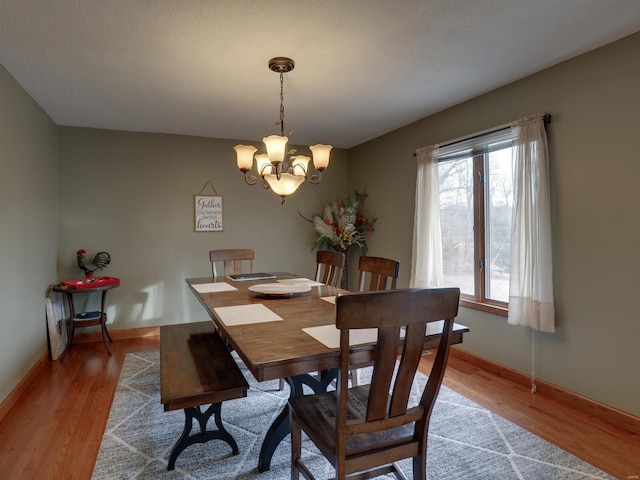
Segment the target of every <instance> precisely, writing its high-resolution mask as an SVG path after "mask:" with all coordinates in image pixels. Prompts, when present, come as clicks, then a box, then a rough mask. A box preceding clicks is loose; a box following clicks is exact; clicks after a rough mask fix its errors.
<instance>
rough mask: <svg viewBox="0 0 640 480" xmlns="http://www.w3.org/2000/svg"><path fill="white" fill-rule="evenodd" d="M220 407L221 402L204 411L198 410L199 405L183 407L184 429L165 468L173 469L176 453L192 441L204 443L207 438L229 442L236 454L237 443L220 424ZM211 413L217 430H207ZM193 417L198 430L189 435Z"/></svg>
mask: <svg viewBox="0 0 640 480" xmlns="http://www.w3.org/2000/svg"><path fill="white" fill-rule="evenodd" d="M221 408H222V403H212V404H211V405H210V406H209V408H207V409H206V410H205V411H204V412H203V411H201V410H200V407H189V408H185V409H184V417H185V418H184V430H183V431H182V435H180V438H178V441H177V442H176V444H175V445H174V446H173V450H171V455H170V456H169V465H167V470H173V469H174V468H175V466H176V460H177V459H178V455H180V454H181V453H182V451H183V450H184V449H185V448H187V447H188V446H189V445H193V444H194V443H206V442H208V441H209V440H216V439H217V440H223V441H225V442H227V443H228V444H229V446H230V447H231V450H232V451H233V454H234V455H237V454H238V444H237V443H236V441H235V439H234V438H233V437H232V436H231V434H230V433H229V432H228V431H227V430H226V429H225V428H224V425H222V417H221V416H220V410H221ZM212 415H214V421H215V424H216V427H217V428H218V429H217V430H207V422H208V421H209V419H210V418H211V416H212ZM194 418H195V419H196V420H198V423H199V424H200V432H198V433H194V434H193V435H191V429H192V428H193V419H194Z"/></svg>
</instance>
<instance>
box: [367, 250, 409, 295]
mask: <svg viewBox="0 0 640 480" xmlns="http://www.w3.org/2000/svg"><path fill="white" fill-rule="evenodd" d="M358 269H359V270H360V280H359V282H358V291H359V292H365V291H368V292H373V291H380V290H393V289H395V288H396V287H397V284H398V274H399V272H400V262H398V261H397V260H391V259H390V258H381V257H367V256H362V257H360V260H359V263H358ZM367 278H368V281H367Z"/></svg>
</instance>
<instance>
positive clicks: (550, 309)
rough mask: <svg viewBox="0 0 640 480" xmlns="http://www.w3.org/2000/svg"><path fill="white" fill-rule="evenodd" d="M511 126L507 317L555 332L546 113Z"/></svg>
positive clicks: (526, 324) (523, 323) (513, 322)
mask: <svg viewBox="0 0 640 480" xmlns="http://www.w3.org/2000/svg"><path fill="white" fill-rule="evenodd" d="M514 128H515V132H516V135H517V136H516V139H515V141H514V149H513V182H514V185H513V189H514V198H513V211H512V220H511V264H510V273H509V277H510V278H509V317H508V321H509V323H510V324H513V325H524V326H530V327H531V328H533V329H536V330H541V331H543V332H553V331H554V330H555V312H554V302H553V278H552V259H551V218H550V210H551V207H550V201H549V154H548V149H547V134H546V131H545V127H544V117H543V116H542V115H534V116H531V117H527V118H524V119H521V120H518V121H517V122H516V123H515V124H514Z"/></svg>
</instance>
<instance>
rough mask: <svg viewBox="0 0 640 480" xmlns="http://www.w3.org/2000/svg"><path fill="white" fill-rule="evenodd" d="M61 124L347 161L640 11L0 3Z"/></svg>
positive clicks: (507, 0)
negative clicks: (316, 151)
mask: <svg viewBox="0 0 640 480" xmlns="http://www.w3.org/2000/svg"><path fill="white" fill-rule="evenodd" d="M0 12H1V14H0V63H1V64H2V65H4V67H5V68H6V69H7V71H8V72H9V73H10V74H11V75H12V76H13V77H14V78H15V79H16V80H17V81H18V83H20V85H22V87H23V88H24V89H25V90H26V91H27V92H28V93H29V94H30V95H31V96H32V97H33V98H34V99H35V101H36V102H37V103H38V104H39V105H40V106H41V107H42V108H43V109H44V110H45V111H46V112H47V113H48V114H49V116H50V117H51V118H52V119H53V121H54V122H55V123H56V124H58V125H64V126H81V127H95V128H106V129H114V130H130V131H140V132H156V133H175V134H184V135H195V136H203V137H213V138H232V139H239V140H248V141H259V140H261V139H262V137H263V136H265V135H269V134H273V133H279V127H278V126H276V125H275V123H276V122H277V121H278V119H279V103H280V99H279V96H280V83H279V78H278V75H277V74H276V73H274V72H272V71H270V70H269V69H268V68H267V62H268V60H269V59H270V58H272V57H276V56H288V57H291V58H292V59H293V60H294V61H295V63H296V66H295V69H294V70H293V71H292V72H290V73H287V74H285V77H284V105H285V120H286V129H287V130H292V131H293V133H292V136H291V138H290V141H291V142H292V143H294V144H312V143H329V144H332V145H334V146H337V147H343V148H348V147H352V146H355V145H358V144H360V143H362V142H364V141H367V140H370V139H372V138H375V137H377V136H379V135H381V134H384V133H386V132H389V131H391V130H393V129H396V128H398V127H400V126H403V125H406V124H408V123H411V122H413V121H415V120H418V119H420V118H423V117H425V116H428V115H430V114H433V113H435V112H438V111H440V110H443V109H445V108H447V107H450V106H453V105H455V104H458V103H460V102H462V101H465V100H467V99H470V98H473V97H475V96H477V95H479V94H482V93H485V92H487V91H490V90H492V89H494V88H497V87H500V86H502V85H505V84H507V83H510V82H513V81H515V80H518V79H520V78H523V77H525V76H527V75H530V74H532V73H534V72H537V71H539V70H542V69H544V68H547V67H549V66H552V65H554V64H557V63H559V62H562V61H564V60H567V59H569V58H571V57H574V56H576V55H580V54H582V53H584V52H587V51H589V50H593V49H594V48H597V47H599V46H602V45H605V44H607V43H610V42H613V41H615V40H617V39H619V38H622V37H624V36H627V35H630V34H632V33H634V32H636V31H639V30H640V1H639V0H608V1H605V0H535V1H532V0H395V1H394V0H349V1H347V0H322V1H317V0H316V1H312V0H280V1H257V0H217V1H213V0H179V1H178V0H128V1H127V0H107V1H105V0H83V1H78V0H56V1H55V2H52V1H50V0H0Z"/></svg>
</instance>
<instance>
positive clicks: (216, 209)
mask: <svg viewBox="0 0 640 480" xmlns="http://www.w3.org/2000/svg"><path fill="white" fill-rule="evenodd" d="M193 203H194V214H195V217H194V218H195V231H196V232H222V230H223V224H222V196H220V195H194V196H193Z"/></svg>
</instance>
